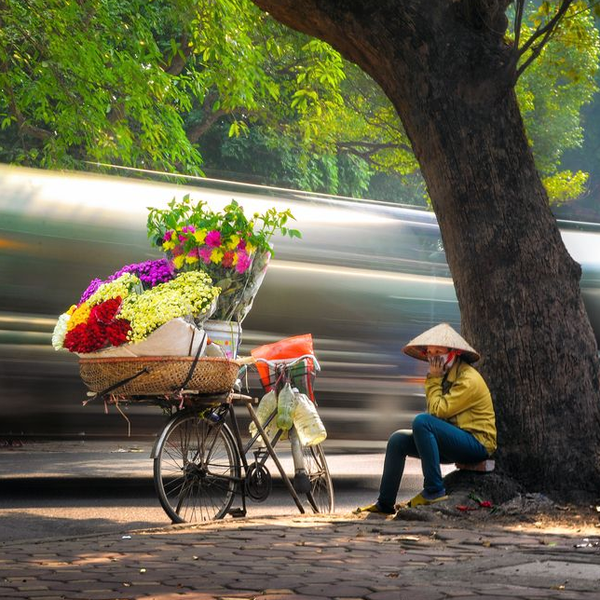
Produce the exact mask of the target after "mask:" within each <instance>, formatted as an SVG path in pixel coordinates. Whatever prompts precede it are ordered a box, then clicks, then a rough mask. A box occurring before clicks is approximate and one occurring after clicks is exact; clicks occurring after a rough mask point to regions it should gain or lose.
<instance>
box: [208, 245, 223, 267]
mask: <svg viewBox="0 0 600 600" xmlns="http://www.w3.org/2000/svg"><path fill="white" fill-rule="evenodd" d="M210 260H211V262H214V263H215V264H216V265H218V264H220V263H221V261H222V260H223V250H221V249H220V248H215V249H214V250H213V251H212V252H211V253H210Z"/></svg>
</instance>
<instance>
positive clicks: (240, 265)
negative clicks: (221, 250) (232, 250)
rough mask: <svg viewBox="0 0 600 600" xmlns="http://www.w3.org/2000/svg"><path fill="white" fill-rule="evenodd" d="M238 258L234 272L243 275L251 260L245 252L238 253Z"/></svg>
mask: <svg viewBox="0 0 600 600" xmlns="http://www.w3.org/2000/svg"><path fill="white" fill-rule="evenodd" d="M238 256H239V258H238V261H237V264H236V265H235V270H236V271H237V272H238V273H245V272H246V271H247V270H248V268H249V267H250V265H251V264H252V259H251V258H250V257H249V256H248V255H247V254H246V253H245V252H240V253H239V254H238Z"/></svg>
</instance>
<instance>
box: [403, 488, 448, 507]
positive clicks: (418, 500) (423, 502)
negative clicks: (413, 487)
mask: <svg viewBox="0 0 600 600" xmlns="http://www.w3.org/2000/svg"><path fill="white" fill-rule="evenodd" d="M442 500H448V495H447V494H444V495H443V496H438V497H437V498H425V496H423V492H421V493H420V494H417V495H416V496H415V497H414V498H411V499H410V500H409V501H408V504H407V506H408V508H415V507H416V506H428V505H429V504H435V503H436V502H441V501H442Z"/></svg>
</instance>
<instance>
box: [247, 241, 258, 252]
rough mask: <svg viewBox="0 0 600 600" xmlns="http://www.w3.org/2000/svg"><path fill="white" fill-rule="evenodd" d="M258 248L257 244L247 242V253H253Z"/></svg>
mask: <svg viewBox="0 0 600 600" xmlns="http://www.w3.org/2000/svg"><path fill="white" fill-rule="evenodd" d="M255 250H256V246H253V245H252V244H251V243H250V242H248V243H247V244H246V253H247V254H252V253H253V252H254V251H255Z"/></svg>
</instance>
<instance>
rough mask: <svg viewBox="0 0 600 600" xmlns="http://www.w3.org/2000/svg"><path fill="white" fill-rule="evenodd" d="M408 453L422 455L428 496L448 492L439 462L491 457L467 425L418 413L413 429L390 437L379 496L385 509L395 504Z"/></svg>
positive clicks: (431, 496)
mask: <svg viewBox="0 0 600 600" xmlns="http://www.w3.org/2000/svg"><path fill="white" fill-rule="evenodd" d="M407 456H412V457H414V458H420V459H421V467H422V469H423V477H424V479H425V483H424V486H423V487H424V493H425V497H429V498H435V497H438V496H443V495H444V494H445V493H446V492H445V489H444V482H443V480H442V472H441V469H440V463H453V462H461V463H473V462H480V461H482V460H485V459H486V458H487V457H488V452H487V450H486V448H485V446H484V445H483V444H482V443H481V442H479V441H478V440H477V439H476V438H475V437H474V436H473V435H472V434H470V433H469V432H467V431H465V430H464V429H460V428H459V427H456V426H455V425H452V424H451V423H448V421H444V420H442V419H438V418H437V417H434V416H433V415H429V414H420V415H417V416H416V417H415V419H414V421H413V424H412V433H410V432H408V431H406V430H404V431H402V430H400V431H396V432H395V433H392V435H391V436H390V439H389V440H388V443H387V448H386V452H385V463H384V466H383V475H382V477H381V485H380V486H379V498H378V499H377V504H379V506H380V507H381V508H382V509H386V510H393V508H394V504H395V503H396V496H397V495H398V489H399V488H400V480H401V479H402V474H403V473H404V464H405V462H406V457H407Z"/></svg>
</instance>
